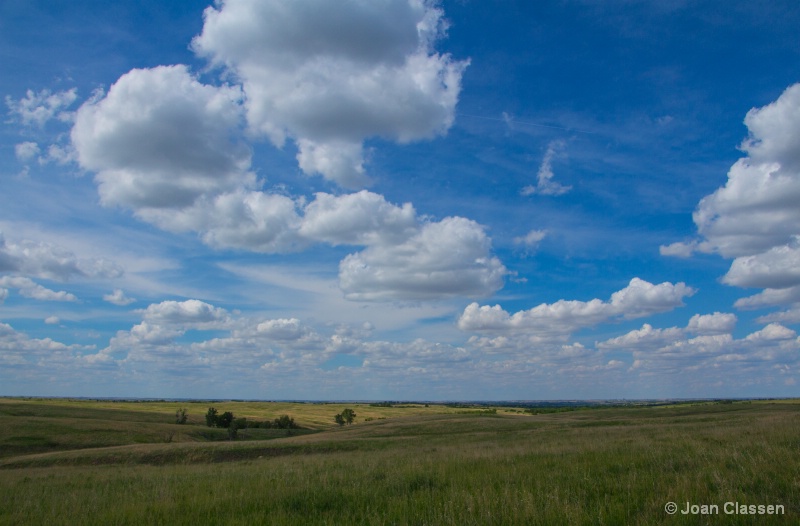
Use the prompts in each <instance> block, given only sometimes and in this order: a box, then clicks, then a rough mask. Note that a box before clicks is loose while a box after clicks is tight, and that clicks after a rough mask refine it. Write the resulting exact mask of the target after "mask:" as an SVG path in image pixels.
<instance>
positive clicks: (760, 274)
mask: <svg viewBox="0 0 800 526" xmlns="http://www.w3.org/2000/svg"><path fill="white" fill-rule="evenodd" d="M798 240H800V236H795V238H794V239H793V240H792V241H791V242H790V243H788V244H786V245H781V246H777V247H773V248H771V249H769V250H767V251H765V252H761V253H759V254H755V255H752V256H742V257H738V258H736V259H734V260H733V263H732V264H731V268H730V270H728V273H727V274H725V276H724V277H723V278H722V281H723V283H727V284H729V285H736V286H738V287H761V288H768V289H783V288H788V287H794V286H797V285H800V265H798V262H800V246H798V245H799V243H798Z"/></svg>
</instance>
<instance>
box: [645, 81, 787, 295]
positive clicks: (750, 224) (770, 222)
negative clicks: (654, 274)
mask: <svg viewBox="0 0 800 526" xmlns="http://www.w3.org/2000/svg"><path fill="white" fill-rule="evenodd" d="M744 122H745V124H746V125H747V128H748V130H749V136H748V138H747V139H746V140H745V141H744V142H743V143H742V145H741V149H742V150H743V151H744V152H745V153H747V155H748V156H747V157H745V158H742V159H739V160H738V161H736V163H734V165H733V166H732V167H731V169H730V171H729V172H728V180H727V182H726V184H725V186H723V187H721V188H719V189H717V190H716V191H715V192H714V193H712V194H711V195H708V196H706V197H704V198H703V199H702V200H701V201H700V203H699V204H698V205H697V209H696V210H695V212H694V215H693V218H694V222H695V224H696V225H697V230H698V233H699V234H700V236H702V238H703V239H702V241H692V242H688V243H673V244H672V245H668V246H664V247H661V253H662V254H664V255H675V256H681V257H685V256H687V255H688V254H689V253H690V252H691V251H700V252H716V253H719V254H720V255H722V256H723V257H727V258H735V259H734V261H733V264H732V265H731V268H730V270H729V271H728V273H727V274H726V275H725V277H724V278H723V281H724V282H725V283H728V284H730V285H735V286H739V287H764V288H767V289H785V288H791V287H796V286H798V285H800V272H798V271H797V268H796V267H797V265H796V262H797V258H798V255H799V254H798V239H800V207H798V206H797V203H799V202H800V153H798V152H800V84H795V85H793V86H790V87H789V88H787V89H786V90H785V91H784V92H783V93H782V94H781V96H780V97H779V98H778V100H776V101H775V102H772V103H771V104H768V105H766V106H764V107H762V108H753V109H751V110H750V111H749V112H748V113H747V116H746V117H745V120H744ZM761 299H763V298H761ZM761 299H753V300H745V301H744V302H742V303H741V304H742V305H745V306H754V305H755V303H757V302H758V301H761Z"/></svg>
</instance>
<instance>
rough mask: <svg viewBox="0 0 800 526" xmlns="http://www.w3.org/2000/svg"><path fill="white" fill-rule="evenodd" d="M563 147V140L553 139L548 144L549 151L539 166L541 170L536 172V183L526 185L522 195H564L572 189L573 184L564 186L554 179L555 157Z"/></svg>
mask: <svg viewBox="0 0 800 526" xmlns="http://www.w3.org/2000/svg"><path fill="white" fill-rule="evenodd" d="M563 149H564V143H563V141H552V142H551V143H550V144H548V145H547V151H546V152H545V154H544V158H543V159H542V164H541V165H540V166H539V172H538V173H537V174H536V178H537V181H536V185H535V186H534V185H528V186H526V187H524V188H523V189H522V191H521V193H522V195H533V194H540V195H563V194H565V193H567V192H569V191H570V190H572V186H564V185H562V184H559V183H556V182H554V181H553V177H554V176H555V174H554V173H553V158H554V157H555V156H556V154H558V153H560V151H561V150H563Z"/></svg>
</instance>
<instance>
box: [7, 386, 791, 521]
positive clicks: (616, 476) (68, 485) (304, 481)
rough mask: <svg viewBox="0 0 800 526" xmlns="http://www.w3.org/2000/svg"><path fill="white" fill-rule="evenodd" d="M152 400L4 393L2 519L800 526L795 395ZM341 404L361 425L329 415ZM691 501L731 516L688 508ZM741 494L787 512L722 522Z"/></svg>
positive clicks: (741, 498)
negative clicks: (708, 399) (498, 404)
mask: <svg viewBox="0 0 800 526" xmlns="http://www.w3.org/2000/svg"><path fill="white" fill-rule="evenodd" d="M104 404H110V405H109V406H105V405H104ZM141 404H142V405H140V403H131V404H121V405H120V403H107V402H96V401H52V400H49V401H44V400H42V401H31V402H28V401H20V400H2V401H0V416H3V418H4V419H5V421H6V423H7V424H8V425H7V426H6V427H5V428H4V431H2V433H3V434H2V435H0V446H2V451H3V454H2V457H1V458H0V491H2V494H3V495H4V498H3V499H2V501H0V524H153V523H157V524H198V523H204V524H698V523H724V524H762V523H763V524H774V523H778V524H781V523H782V524H795V523H797V521H798V516H799V515H800V476H798V473H800V469H798V468H800V455H799V454H800V403H799V402H797V401H782V402H752V403H741V402H737V403H727V404H720V403H716V404H697V405H675V406H665V407H624V408H620V407H610V408H598V409H592V410H582V411H569V412H562V413H552V414H540V415H528V414H521V413H519V412H515V410H514V409H513V408H497V412H496V414H486V412H485V411H484V412H481V411H468V410H464V409H457V408H452V407H445V406H441V405H434V404H431V405H430V407H424V406H422V405H416V404H415V405H410V406H408V407H371V406H367V405H364V404H295V405H292V404H288V403H262V402H235V403H227V402H226V403H214V404H211V403H207V402H204V403H202V404H200V405H198V406H197V408H196V409H192V408H193V407H194V406H192V405H189V404H175V403H166V402H153V403H141ZM237 404H241V405H237ZM210 405H214V406H215V407H217V408H218V409H219V410H220V411H228V410H229V411H233V412H234V413H235V414H236V416H248V419H250V418H253V419H270V418H274V417H276V416H278V415H280V414H289V415H290V416H292V417H293V418H295V420H296V421H297V422H298V423H299V424H300V425H302V426H303V427H309V428H310V427H315V431H316V432H310V431H309V430H306V431H303V433H305V434H300V432H299V430H294V431H296V432H298V434H296V435H294V436H285V432H286V430H272V429H265V430H261V429H253V430H247V431H246V433H250V432H251V431H253V432H255V431H265V432H266V431H270V432H274V433H273V434H272V435H266V434H265V435H263V436H255V437H253V436H251V437H248V438H246V439H244V440H237V441H220V440H218V438H219V437H211V438H209V437H208V436H206V435H203V434H202V432H205V431H210V430H209V428H206V427H205V426H204V425H203V424H202V421H201V419H202V413H204V412H205V409H206V408H207V407H208V406H210ZM178 406H184V407H189V414H190V419H189V422H188V423H187V424H186V425H176V424H174V423H171V422H174V412H175V409H176V408H177V407H178ZM344 407H352V408H354V409H355V411H356V413H357V415H358V418H357V422H356V423H355V424H354V425H352V426H344V427H341V428H340V427H337V426H334V425H332V424H333V419H332V416H333V414H335V413H337V412H340V411H341V410H342V408H344ZM366 418H370V419H371V420H370V421H365V420H366ZM50 425H52V426H53V427H52V428H51V427H48V426H50ZM173 428H181V429H179V430H176V431H175V434H174V435H173V439H172V441H171V442H166V441H165V440H164V439H163V437H164V433H165V432H168V431H170V430H172V429H173ZM9 429H10V430H9ZM49 429H52V433H49V432H48V430H49ZM214 431H224V430H214ZM279 432H281V433H284V434H283V435H282V434H281V433H279ZM94 435H99V436H100V438H92V437H93V436H94ZM26 436H27V437H29V438H28V444H27V446H28V447H29V448H30V449H29V450H28V451H25V450H24V446H25V445H26V444H25V442H26V441H25V440H21V437H26ZM69 437H72V438H69ZM48 441H49V442H48ZM9 444H11V445H14V444H16V445H15V446H14V448H16V449H14V448H11V449H7V446H8V445H9ZM37 444H38V445H37ZM47 444H50V445H49V446H47ZM34 446H35V447H34ZM45 446H47V447H49V450H48V452H38V451H34V450H35V449H36V447H38V448H43V447H45ZM668 502H674V503H676V504H677V505H678V507H679V511H678V512H677V513H675V514H674V515H670V514H668V513H666V511H665V505H666V504H667V503H668ZM687 502H688V503H691V504H697V505H698V509H706V510H707V509H711V510H713V508H699V505H717V506H718V508H719V511H718V513H717V514H716V516H708V515H706V516H698V515H692V514H686V515H684V514H682V513H681V512H680V510H683V509H684V508H685V507H686V503H687ZM727 502H734V503H739V504H744V505H769V504H774V505H782V506H783V510H784V513H783V514H780V515H750V514H748V515H744V514H726V513H725V512H724V509H723V506H724V504H725V503H727Z"/></svg>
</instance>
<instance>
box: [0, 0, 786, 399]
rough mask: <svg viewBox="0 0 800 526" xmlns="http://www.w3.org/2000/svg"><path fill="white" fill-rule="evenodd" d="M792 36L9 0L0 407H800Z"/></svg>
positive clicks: (663, 15)
mask: <svg viewBox="0 0 800 526" xmlns="http://www.w3.org/2000/svg"><path fill="white" fill-rule="evenodd" d="M797 27H800V4H798V3H797V2H795V1H793V0H785V1H784V0H777V1H768V2H767V1H752V0H748V1H740V0H726V1H719V0H717V1H710V0H700V1H692V2H689V1H681V0H673V1H645V0H641V1H635V0H620V1H615V2H606V1H599V0H542V1H540V2H529V1H511V0H509V1H489V0H486V1H481V2H479V1H469V0H461V1H458V0H445V1H442V2H433V1H427V0H340V1H336V2H331V1H323V0H292V1H291V2H289V1H280V0H218V1H217V2H216V3H209V1H208V0H206V1H194V0H191V1H189V0H182V1H180V2H165V1H162V0H137V1H135V2H134V1H128V0H120V1H116V2H97V1H94V0H76V1H74V2H68V3H65V2H53V1H45V0H7V1H5V2H3V3H2V4H0V71H2V74H0V97H2V98H3V100H2V103H3V104H4V107H3V113H4V118H3V122H2V126H1V127H0V137H1V138H2V139H1V140H0V185H1V186H0V395H13V396H89V397H101V396H103V397H106V396H107V397H170V398H235V399H265V400H272V399H300V400H344V399H348V400H352V399H358V400H431V401H433V400H551V399H608V398H612V399H634V398H714V397H790V396H797V395H798V387H799V386H798V382H800V338H799V337H798V333H797V331H798V330H800V38H798V33H797Z"/></svg>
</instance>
